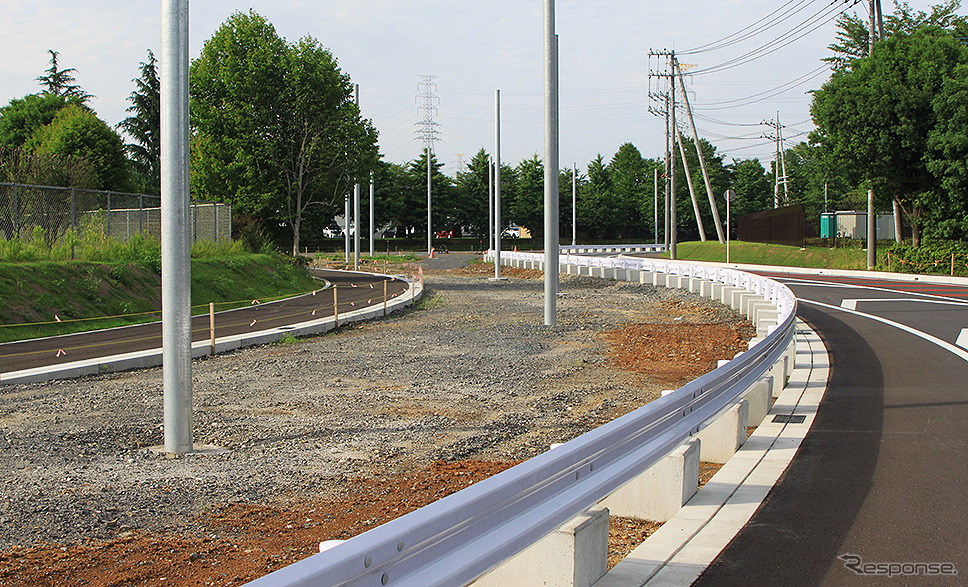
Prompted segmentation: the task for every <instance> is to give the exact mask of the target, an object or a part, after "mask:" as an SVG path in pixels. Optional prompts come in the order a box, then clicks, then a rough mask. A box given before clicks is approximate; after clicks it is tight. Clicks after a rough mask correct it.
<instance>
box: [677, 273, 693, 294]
mask: <svg viewBox="0 0 968 587" xmlns="http://www.w3.org/2000/svg"><path fill="white" fill-rule="evenodd" d="M691 283H692V277H689V276H687V275H680V276H679V289H684V290H687V291H692V290H691V289H690V284H691Z"/></svg>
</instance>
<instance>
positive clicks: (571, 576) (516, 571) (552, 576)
mask: <svg viewBox="0 0 968 587" xmlns="http://www.w3.org/2000/svg"><path fill="white" fill-rule="evenodd" d="M607 562H608V509H607V508H601V507H594V508H592V509H589V510H587V511H585V512H584V513H583V514H581V515H579V516H576V517H575V518H572V519H571V520H570V521H568V522H566V523H565V524H564V525H563V526H561V527H560V528H558V529H557V530H555V531H554V532H552V533H551V534H548V535H547V536H545V537H544V538H542V539H541V540H539V541H537V542H535V543H534V544H532V545H531V546H529V547H528V548H526V549H524V550H523V551H521V552H519V553H518V554H516V555H515V556H513V557H511V558H509V559H508V560H506V561H504V563H503V564H502V565H501V566H499V567H497V568H495V569H493V570H491V571H490V572H488V573H487V574H486V575H484V576H483V577H481V578H480V579H478V580H477V581H474V582H473V583H472V585H474V586H475V587H504V586H507V585H516V586H521V587H531V586H535V587H537V586H539V585H541V586H549V587H591V585H593V584H594V583H595V582H596V581H598V580H599V579H600V578H602V576H603V575H604V574H605V568H606V565H607Z"/></svg>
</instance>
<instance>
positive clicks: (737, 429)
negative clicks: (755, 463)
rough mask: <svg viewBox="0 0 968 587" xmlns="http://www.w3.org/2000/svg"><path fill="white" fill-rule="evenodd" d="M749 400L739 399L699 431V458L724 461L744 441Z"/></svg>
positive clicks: (712, 461)
mask: <svg viewBox="0 0 968 587" xmlns="http://www.w3.org/2000/svg"><path fill="white" fill-rule="evenodd" d="M749 405H750V404H749V402H748V401H746V400H745V399H744V400H741V401H740V402H739V403H737V404H736V405H735V406H733V407H732V408H730V409H729V410H727V411H726V413H724V414H723V415H722V416H720V417H719V418H718V419H717V420H716V421H715V422H713V423H712V424H710V425H709V426H706V427H705V428H703V429H702V430H700V431H699V433H698V434H696V436H697V437H698V438H699V439H700V440H701V441H702V444H700V454H699V458H700V460H702V461H704V462H707V463H725V462H726V461H728V460H729V459H730V457H732V456H733V455H734V454H735V453H736V451H737V450H739V447H741V446H743V443H744V442H746V423H747V422H748V421H749Z"/></svg>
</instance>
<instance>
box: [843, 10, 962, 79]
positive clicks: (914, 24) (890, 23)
mask: <svg viewBox="0 0 968 587" xmlns="http://www.w3.org/2000/svg"><path fill="white" fill-rule="evenodd" d="M960 7H961V0H945V2H942V3H941V4H938V5H936V6H932V7H931V11H930V12H923V11H914V10H912V9H911V6H910V5H909V4H908V3H907V2H897V1H895V3H894V14H891V15H888V16H887V18H886V19H885V22H884V35H885V37H891V36H893V35H894V34H896V33H901V34H904V35H910V34H912V33H914V32H915V31H917V30H920V29H923V28H927V27H939V28H941V29H944V30H947V31H949V32H951V33H953V34H954V35H956V36H960V37H964V36H965V35H966V34H968V19H966V18H965V17H963V16H959V15H958V14H957V11H958V9H959V8H960ZM868 23H869V21H868V20H866V19H864V18H860V17H859V16H857V14H856V13H846V12H845V13H843V14H841V15H840V16H839V17H838V18H837V29H838V30H837V42H836V43H833V44H831V45H828V47H827V48H828V49H830V50H831V51H833V52H834V55H833V56H831V57H827V58H825V59H824V61H826V62H828V63H830V64H831V65H832V66H833V68H834V69H835V70H836V69H849V68H851V67H853V65H854V64H855V63H856V62H857V60H859V59H863V58H864V57H867V56H868V55H869V54H870V25H869V24H868Z"/></svg>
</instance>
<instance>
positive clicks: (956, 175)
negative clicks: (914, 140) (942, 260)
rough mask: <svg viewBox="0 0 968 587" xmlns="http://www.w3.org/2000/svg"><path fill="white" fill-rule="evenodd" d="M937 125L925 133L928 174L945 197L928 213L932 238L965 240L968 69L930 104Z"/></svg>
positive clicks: (946, 84) (967, 222) (953, 78)
mask: <svg viewBox="0 0 968 587" xmlns="http://www.w3.org/2000/svg"><path fill="white" fill-rule="evenodd" d="M932 105H933V107H934V112H935V115H936V117H937V124H936V125H935V126H934V128H932V129H931V131H930V132H929V133H928V152H927V154H926V155H925V160H926V163H927V167H928V170H929V171H930V172H931V174H932V175H933V176H934V177H936V178H937V179H938V181H940V182H941V188H942V189H943V191H944V193H946V194H947V195H948V197H947V198H945V199H943V200H942V201H940V202H938V203H937V205H936V206H934V207H932V208H931V210H930V211H929V214H930V216H931V217H932V219H933V220H934V222H932V226H931V228H932V230H931V232H932V233H933V235H934V236H938V237H941V238H949V239H965V238H968V65H959V66H958V67H956V68H955V69H954V71H953V72H952V74H951V76H950V77H949V78H947V79H945V80H944V83H943V84H942V87H941V91H940V92H939V93H938V94H937V96H935V98H934V100H933V101H932Z"/></svg>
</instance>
